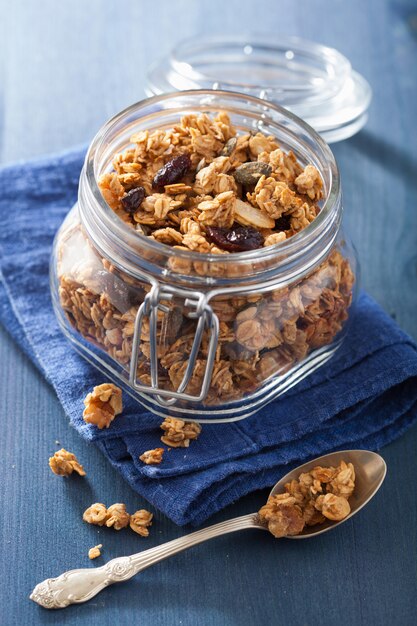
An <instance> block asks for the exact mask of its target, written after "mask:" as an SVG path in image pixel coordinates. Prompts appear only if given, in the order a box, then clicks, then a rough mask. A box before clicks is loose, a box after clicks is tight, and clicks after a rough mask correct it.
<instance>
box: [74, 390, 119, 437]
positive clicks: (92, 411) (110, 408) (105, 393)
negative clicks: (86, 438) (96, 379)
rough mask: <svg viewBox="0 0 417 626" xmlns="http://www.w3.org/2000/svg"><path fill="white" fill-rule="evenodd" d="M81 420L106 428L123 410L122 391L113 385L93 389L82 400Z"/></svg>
mask: <svg viewBox="0 0 417 626" xmlns="http://www.w3.org/2000/svg"><path fill="white" fill-rule="evenodd" d="M84 404H85V409H84V412H83V418H84V421H85V422H88V423H89V424H95V425H96V426H97V427H98V428H100V429H101V428H108V427H109V426H110V424H111V423H112V421H113V420H114V418H115V417H116V415H119V413H121V412H122V410H123V404H122V390H121V389H119V387H116V385H113V383H103V384H102V385H98V386H97V387H94V389H93V391H92V392H91V393H89V394H88V395H87V397H86V398H85V400H84Z"/></svg>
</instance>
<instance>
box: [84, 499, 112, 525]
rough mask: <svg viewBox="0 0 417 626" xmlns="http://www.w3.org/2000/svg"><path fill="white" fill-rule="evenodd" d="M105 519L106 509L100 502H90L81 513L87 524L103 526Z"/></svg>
mask: <svg viewBox="0 0 417 626" xmlns="http://www.w3.org/2000/svg"><path fill="white" fill-rule="evenodd" d="M106 519H107V509H106V507H105V506H104V504H101V502H96V503H95V504H92V505H91V506H90V507H88V509H87V510H86V511H84V514H83V520H84V521H85V522H87V524H94V525H95V526H104V524H105V523H106Z"/></svg>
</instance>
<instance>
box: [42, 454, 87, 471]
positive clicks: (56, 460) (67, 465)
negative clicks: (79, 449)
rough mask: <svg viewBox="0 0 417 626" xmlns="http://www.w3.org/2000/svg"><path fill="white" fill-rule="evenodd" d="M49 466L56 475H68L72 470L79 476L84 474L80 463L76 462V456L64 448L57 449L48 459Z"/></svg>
mask: <svg viewBox="0 0 417 626" xmlns="http://www.w3.org/2000/svg"><path fill="white" fill-rule="evenodd" d="M49 467H50V468H51V470H52V471H53V473H54V474H56V475H57V476H70V475H71V474H72V473H73V472H74V471H75V472H77V473H78V474H79V475H80V476H85V474H86V473H85V471H84V468H83V466H82V465H80V463H78V460H77V457H76V456H75V454H72V452H68V451H67V450H65V449H64V448H61V450H57V451H56V452H55V454H54V456H51V457H50V459H49Z"/></svg>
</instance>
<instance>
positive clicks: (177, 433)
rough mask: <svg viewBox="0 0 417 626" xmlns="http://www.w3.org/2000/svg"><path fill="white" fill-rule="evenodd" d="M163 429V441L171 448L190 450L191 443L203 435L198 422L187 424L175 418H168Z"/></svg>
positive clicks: (162, 425) (163, 424)
mask: <svg viewBox="0 0 417 626" xmlns="http://www.w3.org/2000/svg"><path fill="white" fill-rule="evenodd" d="M161 428H162V430H163V431H164V432H165V434H164V435H162V437H161V441H162V443H165V444H166V445H167V446H170V447H171V448H188V446H189V445H190V441H192V440H194V439H197V437H198V436H199V434H200V433H201V426H200V424H198V423H197V422H185V421H184V420H180V419H176V418H175V417H166V418H165V419H164V421H163V422H162V424H161Z"/></svg>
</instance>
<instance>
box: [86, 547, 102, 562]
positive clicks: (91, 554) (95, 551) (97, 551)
mask: <svg viewBox="0 0 417 626" xmlns="http://www.w3.org/2000/svg"><path fill="white" fill-rule="evenodd" d="M102 547H103V544H102V543H99V544H98V545H97V546H94V548H90V549H89V551H88V558H89V559H91V560H92V559H96V558H97V557H99V556H101V548H102Z"/></svg>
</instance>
